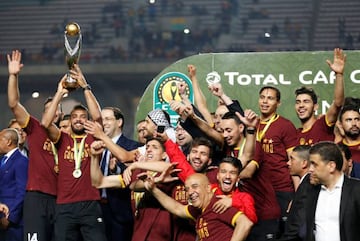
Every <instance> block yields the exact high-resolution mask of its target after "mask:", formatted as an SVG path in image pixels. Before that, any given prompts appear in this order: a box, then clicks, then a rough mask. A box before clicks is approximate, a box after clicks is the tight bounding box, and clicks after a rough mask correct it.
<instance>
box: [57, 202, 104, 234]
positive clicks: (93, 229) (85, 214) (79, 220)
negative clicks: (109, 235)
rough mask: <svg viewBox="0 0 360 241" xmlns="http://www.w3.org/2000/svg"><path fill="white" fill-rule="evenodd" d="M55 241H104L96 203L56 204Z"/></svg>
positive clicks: (100, 213) (98, 208)
mask: <svg viewBox="0 0 360 241" xmlns="http://www.w3.org/2000/svg"><path fill="white" fill-rule="evenodd" d="M55 237H56V241H65V240H66V241H77V240H79V237H82V240H86V241H106V236H105V225H104V222H103V218H102V212H101V208H100V205H99V203H98V201H82V202H75V203H68V204H58V205H57V206H56V216H55Z"/></svg>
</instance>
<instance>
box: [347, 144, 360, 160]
mask: <svg viewBox="0 0 360 241" xmlns="http://www.w3.org/2000/svg"><path fill="white" fill-rule="evenodd" d="M343 143H344V144H345V145H347V146H348V147H349V150H350V152H351V159H352V160H353V161H354V162H356V163H360V142H358V143H356V144H348V143H347V142H346V141H345V140H343Z"/></svg>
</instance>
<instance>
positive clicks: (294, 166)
mask: <svg viewBox="0 0 360 241" xmlns="http://www.w3.org/2000/svg"><path fill="white" fill-rule="evenodd" d="M309 150H310V146H309V145H299V146H296V147H295V148H294V149H293V150H292V152H291V154H290V159H289V161H288V162H287V164H288V166H289V171H290V175H291V176H297V177H299V178H300V183H299V186H298V188H297V190H296V192H295V194H294V197H293V199H292V201H291V203H290V204H289V208H288V211H287V213H288V215H287V220H286V222H285V227H284V233H283V235H282V237H281V240H288V241H289V240H292V241H301V240H303V238H304V237H303V236H304V232H303V231H302V230H300V227H301V225H302V224H303V223H304V222H305V209H304V206H305V201H306V195H307V192H308V189H309V188H311V184H310V175H309V168H310V160H309Z"/></svg>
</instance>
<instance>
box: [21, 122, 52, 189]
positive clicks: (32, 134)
mask: <svg viewBox="0 0 360 241" xmlns="http://www.w3.org/2000/svg"><path fill="white" fill-rule="evenodd" d="M23 128H24V130H25V132H26V134H27V142H28V145H29V167H28V181H27V186H26V190H28V191H39V192H43V193H46V194H50V195H54V196H56V193H57V190H56V189H57V174H56V173H55V171H54V166H55V161H54V155H53V153H52V148H51V142H50V140H49V138H48V136H47V132H46V130H45V128H43V127H42V126H41V125H40V122H39V121H38V120H37V119H36V118H34V117H32V116H30V117H29V119H28V121H27V123H26V125H25V126H24V127H23Z"/></svg>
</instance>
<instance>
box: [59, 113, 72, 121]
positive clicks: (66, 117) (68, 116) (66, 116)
mask: <svg viewBox="0 0 360 241" xmlns="http://www.w3.org/2000/svg"><path fill="white" fill-rule="evenodd" d="M70 117H71V115H70V114H66V115H64V116H63V118H61V120H62V121H63V120H70Z"/></svg>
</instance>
